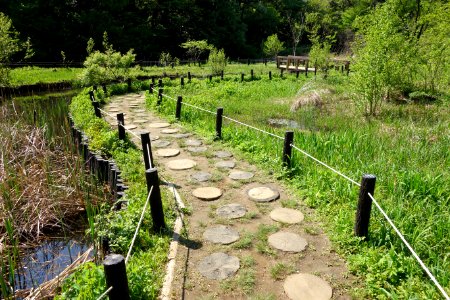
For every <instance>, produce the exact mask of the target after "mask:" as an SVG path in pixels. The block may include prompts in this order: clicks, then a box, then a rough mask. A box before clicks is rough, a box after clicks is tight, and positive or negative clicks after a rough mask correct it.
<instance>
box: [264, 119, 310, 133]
mask: <svg viewBox="0 0 450 300" xmlns="http://www.w3.org/2000/svg"><path fill="white" fill-rule="evenodd" d="M267 123H268V124H269V125H270V126H272V127H277V128H281V127H287V128H290V129H300V130H316V129H315V128H313V127H312V126H307V125H306V124H301V123H299V122H297V121H294V120H289V119H268V120H267Z"/></svg>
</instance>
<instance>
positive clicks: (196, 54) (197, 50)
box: [180, 40, 213, 61]
mask: <svg viewBox="0 0 450 300" xmlns="http://www.w3.org/2000/svg"><path fill="white" fill-rule="evenodd" d="M180 47H181V48H183V49H186V50H187V51H186V53H187V54H188V55H189V56H190V57H191V58H192V59H193V60H194V61H198V59H199V58H200V55H202V54H203V53H204V52H206V51H209V50H211V49H212V48H213V46H211V45H209V44H208V42H207V41H206V40H200V41H196V40H188V41H187V42H184V43H182V44H181V45H180Z"/></svg>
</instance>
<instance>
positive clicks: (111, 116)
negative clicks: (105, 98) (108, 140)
mask: <svg viewBox="0 0 450 300" xmlns="http://www.w3.org/2000/svg"><path fill="white" fill-rule="evenodd" d="M98 110H99V111H100V112H102V113H103V114H104V115H107V116H108V117H110V118H111V119H114V120H116V119H117V117H116V116H114V115H111V114H109V113H107V112H106V111H104V110H103V109H101V108H99V109H98Z"/></svg>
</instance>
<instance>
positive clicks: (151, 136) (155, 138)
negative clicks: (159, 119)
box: [150, 135, 159, 141]
mask: <svg viewBox="0 0 450 300" xmlns="http://www.w3.org/2000/svg"><path fill="white" fill-rule="evenodd" d="M150 140H151V141H156V140H159V136H157V135H150Z"/></svg>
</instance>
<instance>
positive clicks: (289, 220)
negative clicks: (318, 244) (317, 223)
mask: <svg viewBox="0 0 450 300" xmlns="http://www.w3.org/2000/svg"><path fill="white" fill-rule="evenodd" d="M270 218H272V220H274V221H277V222H281V223H286V224H297V223H300V222H301V221H303V219H304V218H305V217H304V216H303V214H302V213H301V212H300V211H298V210H295V209H291V208H284V207H279V208H275V209H274V210H272V211H271V212H270Z"/></svg>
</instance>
